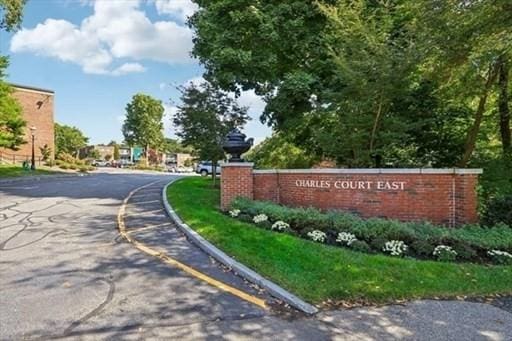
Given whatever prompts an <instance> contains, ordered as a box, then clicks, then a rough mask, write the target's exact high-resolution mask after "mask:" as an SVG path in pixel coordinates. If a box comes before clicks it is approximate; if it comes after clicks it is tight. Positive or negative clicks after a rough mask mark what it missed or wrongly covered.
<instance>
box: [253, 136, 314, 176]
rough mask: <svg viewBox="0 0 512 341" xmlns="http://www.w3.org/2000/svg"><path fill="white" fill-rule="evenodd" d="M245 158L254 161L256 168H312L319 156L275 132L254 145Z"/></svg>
mask: <svg viewBox="0 0 512 341" xmlns="http://www.w3.org/2000/svg"><path fill="white" fill-rule="evenodd" d="M245 158H246V159H247V160H248V161H251V162H254V164H255V166H256V168H267V169H272V168H274V169H275V168H278V169H293V168H311V167H312V166H313V165H314V164H315V163H316V162H317V161H319V158H318V157H314V156H311V155H308V154H307V153H306V151H304V150H303V149H301V148H299V147H297V146H295V145H293V144H292V143H290V142H288V141H286V139H285V138H283V136H281V135H280V134H279V133H277V134H273V135H272V136H271V137H268V138H266V139H265V140H264V141H263V142H261V143H259V144H258V145H256V146H255V147H253V148H252V149H251V150H250V151H249V152H247V154H245Z"/></svg>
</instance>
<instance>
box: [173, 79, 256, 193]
mask: <svg viewBox="0 0 512 341" xmlns="http://www.w3.org/2000/svg"><path fill="white" fill-rule="evenodd" d="M178 90H179V91H180V92H181V102H182V104H181V105H180V106H178V112H177V113H176V115H175V117H174V118H173V123H174V125H175V126H176V127H177V129H178V131H177V135H178V137H180V138H181V140H182V143H183V145H185V146H191V147H193V148H194V150H195V152H196V153H197V155H198V156H199V158H201V159H202V160H211V161H212V164H213V171H212V178H213V185H214V186H215V174H216V166H217V162H218V161H219V160H222V159H223V158H224V151H223V150H222V142H223V141H224V139H225V137H226V135H227V134H228V133H229V131H231V130H233V129H235V128H241V127H243V126H244V124H245V123H246V122H247V121H248V120H249V115H248V114H247V107H242V106H239V105H238V104H237V103H236V101H235V100H234V99H232V98H231V97H229V96H228V94H227V93H226V92H223V91H221V90H219V89H217V88H216V87H214V86H212V85H211V84H210V83H208V82H205V83H202V84H200V85H195V84H193V83H190V84H189V85H187V86H185V87H180V88H178Z"/></svg>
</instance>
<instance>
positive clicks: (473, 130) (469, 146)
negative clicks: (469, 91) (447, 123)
mask: <svg viewBox="0 0 512 341" xmlns="http://www.w3.org/2000/svg"><path fill="white" fill-rule="evenodd" d="M496 75H497V65H496V64H491V65H490V66H489V71H488V72H487V80H486V81H485V87H484V89H483V92H482V94H481V95H480V100H479V101H478V108H477V109H476V112H475V120H474V122H473V125H472V126H471V127H470V128H469V131H468V134H467V136H466V143H465V144H464V154H463V155H462V159H461V160H460V162H459V164H458V166H459V167H462V168H464V167H466V165H467V164H468V162H469V160H470V159H471V155H472V154H473V151H474V150H475V144H476V139H477V137H478V133H479V131H480V125H481V124H482V119H483V117H484V112H485V104H486V103H487V97H488V96H489V91H490V90H491V87H492V84H493V83H494V81H495V79H496Z"/></svg>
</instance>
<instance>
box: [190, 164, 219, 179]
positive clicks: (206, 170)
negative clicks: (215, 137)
mask: <svg viewBox="0 0 512 341" xmlns="http://www.w3.org/2000/svg"><path fill="white" fill-rule="evenodd" d="M212 172H213V167H212V162H211V161H201V162H199V164H198V165H197V167H196V173H197V174H201V176H207V175H210V174H212ZM215 173H216V174H219V175H220V165H217V167H216V169H215Z"/></svg>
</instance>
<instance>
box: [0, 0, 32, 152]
mask: <svg viewBox="0 0 512 341" xmlns="http://www.w3.org/2000/svg"><path fill="white" fill-rule="evenodd" d="M25 2H26V1H25V0H0V32H1V31H2V30H6V31H8V32H9V31H13V30H15V29H17V28H18V27H19V25H20V24H21V20H22V17H23V8H24V5H25ZM8 66H9V59H8V58H7V57H6V56H2V55H0V147H3V148H8V149H12V150H17V149H19V146H20V145H22V144H23V143H25V142H26V141H25V140H24V135H25V126H26V122H25V121H24V120H23V117H22V112H21V106H20V105H19V103H18V101H17V100H16V99H15V98H13V97H12V92H13V89H12V87H11V86H10V85H9V84H7V83H6V82H5V77H6V75H7V74H6V70H7V67H8Z"/></svg>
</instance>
